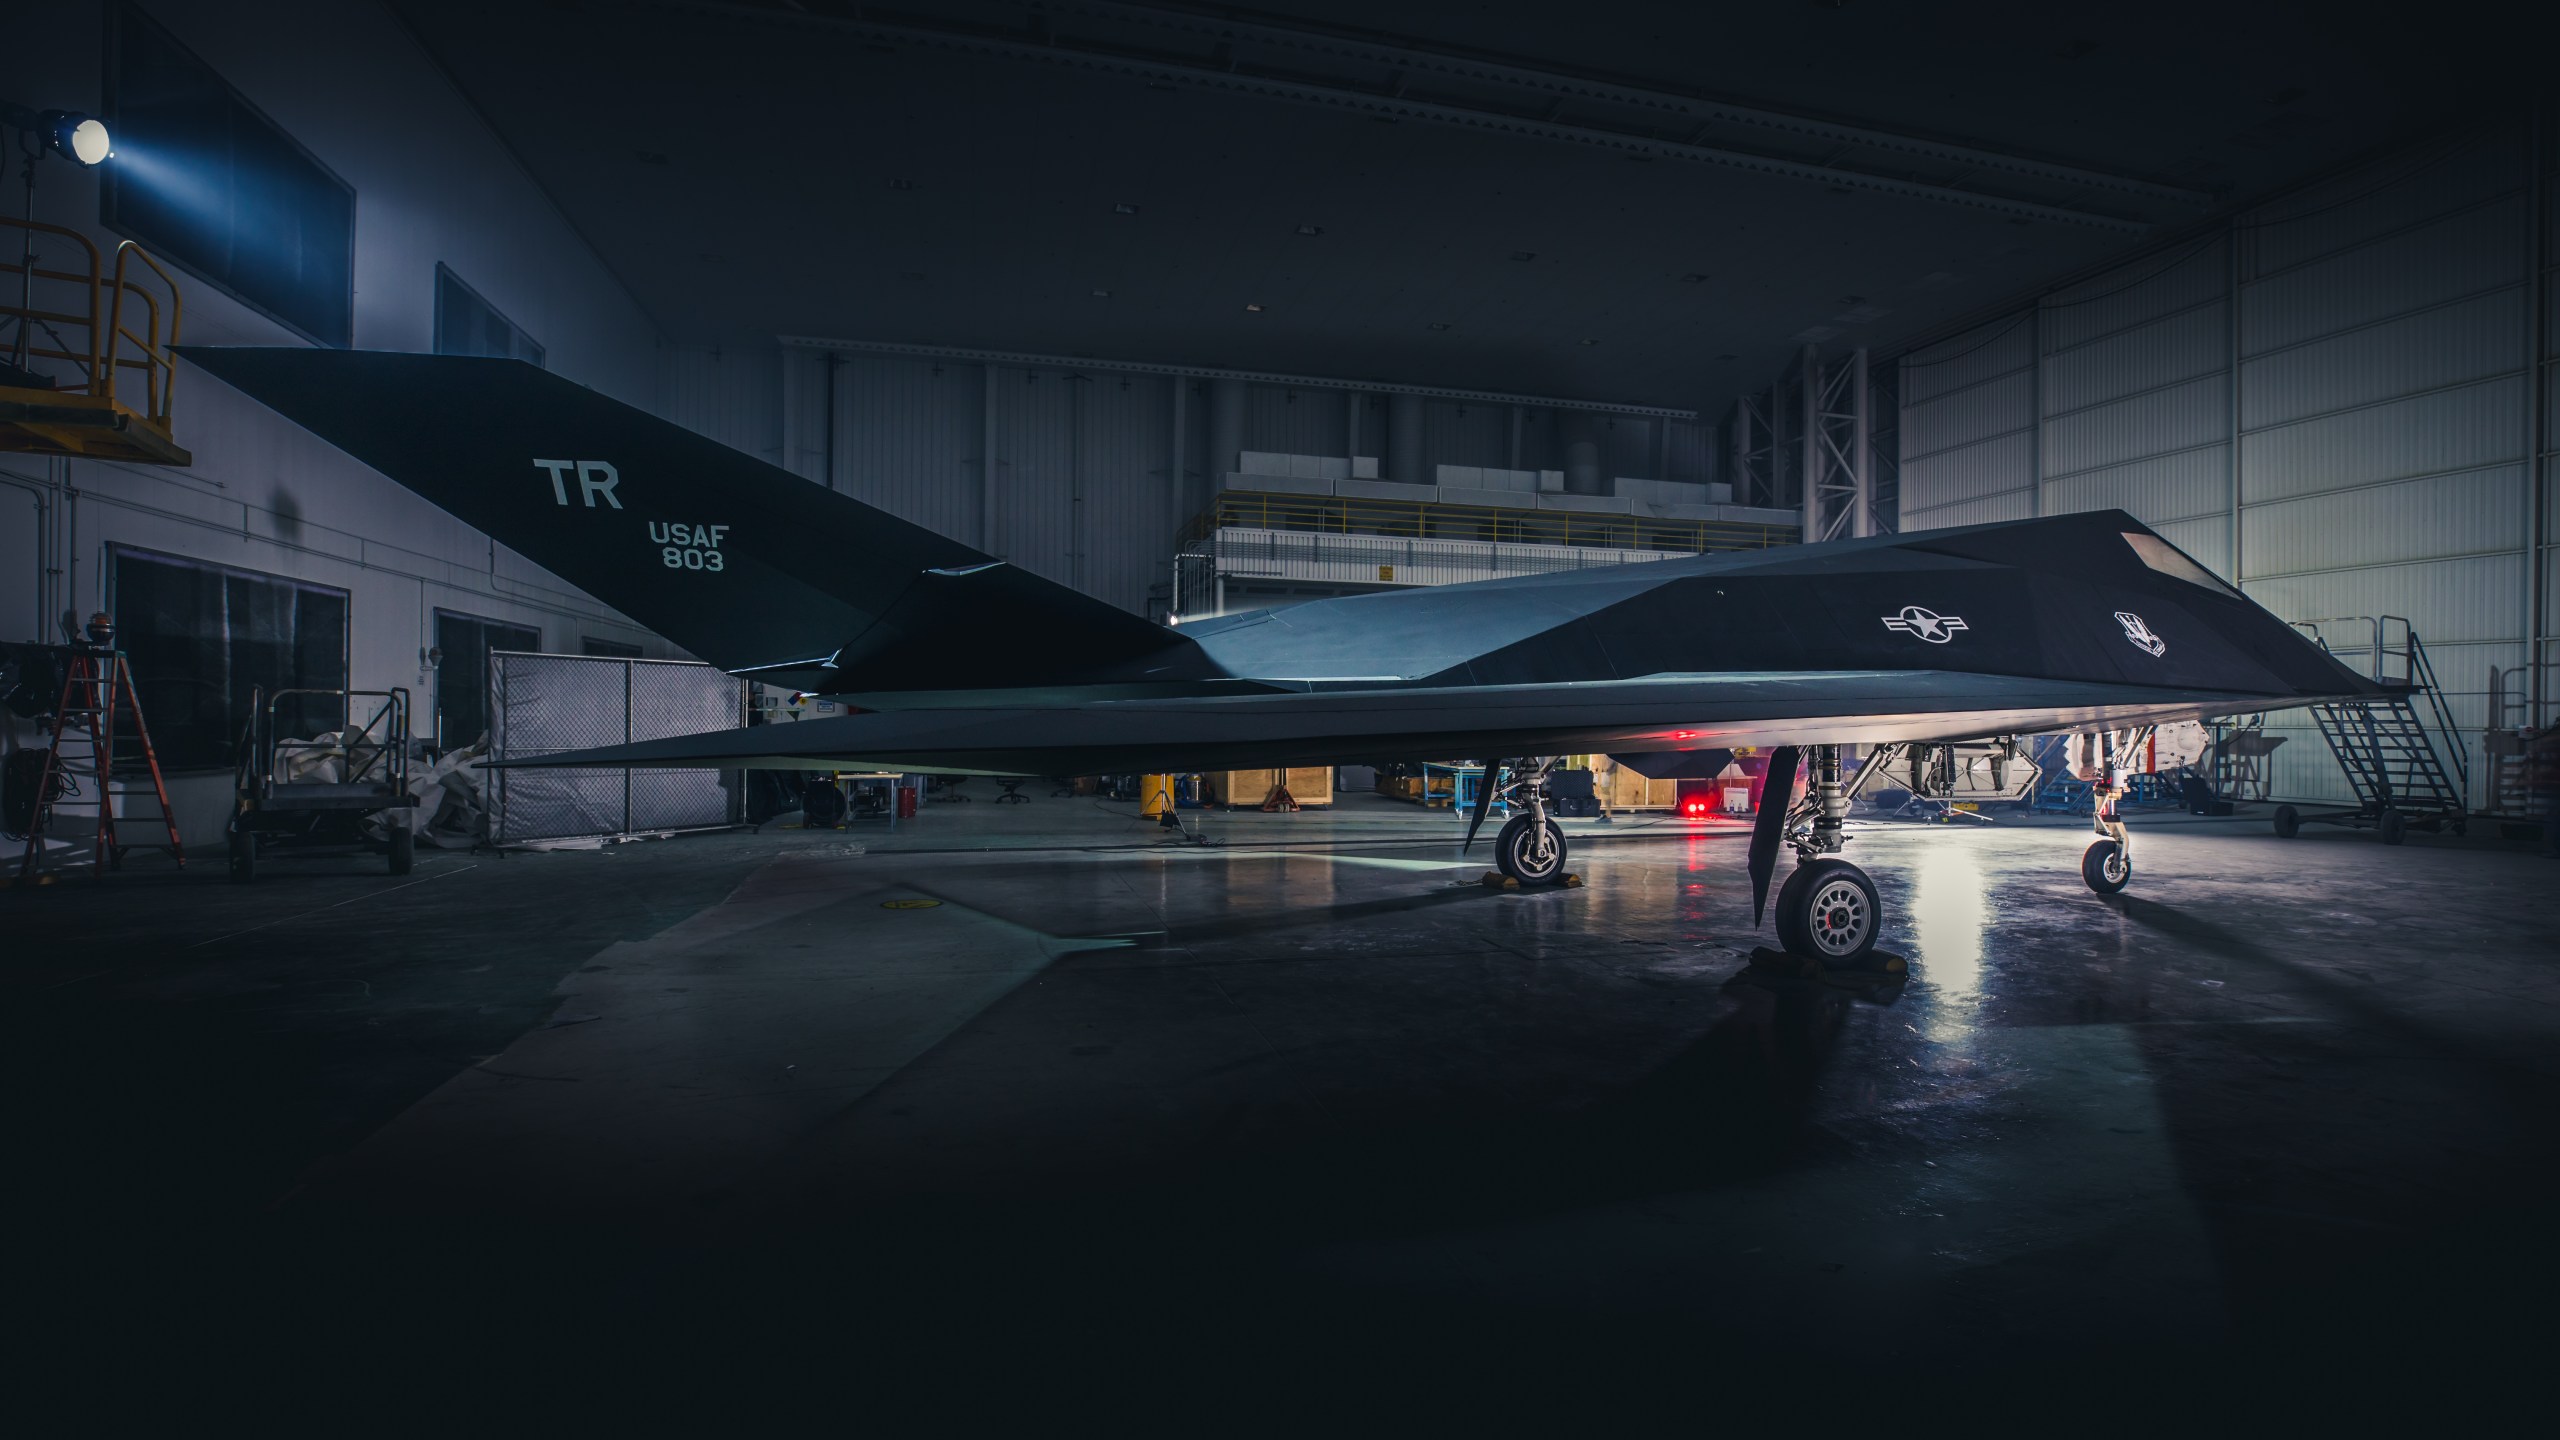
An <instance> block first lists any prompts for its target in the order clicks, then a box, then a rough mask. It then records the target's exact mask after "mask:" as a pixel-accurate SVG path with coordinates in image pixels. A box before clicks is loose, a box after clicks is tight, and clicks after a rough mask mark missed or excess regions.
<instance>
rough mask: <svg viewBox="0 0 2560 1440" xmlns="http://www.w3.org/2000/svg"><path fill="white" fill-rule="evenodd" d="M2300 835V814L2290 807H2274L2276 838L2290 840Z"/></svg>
mask: <svg viewBox="0 0 2560 1440" xmlns="http://www.w3.org/2000/svg"><path fill="white" fill-rule="evenodd" d="M2301 833H2302V812H2301V811H2299V810H2296V809H2294V808H2293V807H2292V806H2290V805H2279V806H2277V807H2276V838H2277V839H2279V840H2290V839H2292V838H2293V837H2294V836H2296V835H2299V834H2301Z"/></svg>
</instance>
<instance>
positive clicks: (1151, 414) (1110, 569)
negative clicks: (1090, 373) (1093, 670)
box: [1074, 374, 1345, 614]
mask: <svg viewBox="0 0 2560 1440" xmlns="http://www.w3.org/2000/svg"><path fill="white" fill-rule="evenodd" d="M1173 383H1174V382H1172V381H1170V380H1167V379H1164V378H1160V377H1157V376H1152V375H1146V376H1138V375H1131V376H1117V375H1108V374H1104V375H1096V376H1094V377H1093V378H1092V379H1091V380H1089V381H1084V382H1080V383H1079V385H1078V388H1077V390H1076V395H1075V398H1076V416H1075V419H1076V470H1077V476H1076V478H1077V484H1076V507H1077V510H1078V514H1077V516H1076V533H1077V535H1078V537H1079V538H1078V542H1077V543H1078V546H1079V553H1078V555H1077V556H1076V563H1075V567H1074V569H1075V577H1076V578H1075V584H1076V586H1077V588H1078V589H1081V590H1083V591H1084V592H1085V593H1086V594H1088V595H1092V596H1094V597H1096V598H1097V599H1102V600H1107V601H1109V602H1111V603H1112V604H1114V605H1117V606H1120V607H1121V608H1122V609H1124V610H1131V611H1136V612H1138V613H1141V614H1143V613H1145V611H1146V609H1147V590H1148V587H1149V586H1150V585H1151V584H1153V583H1154V581H1155V579H1156V577H1157V574H1158V572H1159V571H1162V570H1165V569H1167V568H1169V567H1170V566H1171V564H1172V559H1173V498H1172V494H1171V492H1170V490H1169V489H1168V486H1169V485H1170V484H1171V478H1170V477H1169V476H1168V474H1167V473H1166V467H1167V457H1168V452H1169V450H1170V448H1171V446H1172V433H1173V432H1172V424H1173V420H1172V413H1171V409H1170V404H1171V395H1172V392H1171V390H1170V388H1169V387H1170V386H1171V385H1172V384H1173ZM1311 393H1313V392H1305V391H1302V392H1300V395H1299V401H1298V403H1299V404H1300V405H1301V406H1303V405H1305V404H1307V403H1308V396H1309V395H1310V394H1311ZM1321 398H1322V399H1324V400H1326V401H1328V402H1330V403H1331V406H1332V409H1333V412H1334V415H1335V421H1334V430H1335V432H1336V433H1337V434H1339V433H1340V432H1341V430H1342V429H1343V424H1344V421H1343V418H1342V417H1343V414H1344V408H1345V407H1344V405H1343V402H1342V395H1341V393H1340V392H1339V391H1335V392H1330V393H1325V394H1323V395H1322V396H1321Z"/></svg>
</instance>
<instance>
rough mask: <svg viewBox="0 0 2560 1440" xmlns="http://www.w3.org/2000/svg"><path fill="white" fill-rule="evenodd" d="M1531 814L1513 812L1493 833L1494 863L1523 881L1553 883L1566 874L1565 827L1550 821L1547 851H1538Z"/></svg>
mask: <svg viewBox="0 0 2560 1440" xmlns="http://www.w3.org/2000/svg"><path fill="white" fill-rule="evenodd" d="M1536 839H1537V837H1536V835H1535V834H1534V833H1533V831H1532V829H1531V822H1530V817H1528V816H1526V815H1514V816H1512V817H1511V819H1510V820H1509V821H1507V822H1505V823H1504V825H1503V827H1502V830H1501V833H1499V834H1497V835H1495V836H1494V837H1493V863H1494V864H1495V865H1497V866H1500V867H1501V869H1502V873H1503V874H1505V875H1508V876H1510V877H1511V878H1512V879H1514V880H1517V881H1519V882H1520V883H1521V884H1523V885H1552V884H1554V883H1556V882H1557V881H1558V880H1561V879H1563V878H1564V857H1565V845H1564V827H1562V826H1560V825H1558V824H1556V822H1554V821H1553V820H1550V821H1548V822H1547V853H1546V854H1545V855H1543V856H1541V855H1538V854H1537V853H1535V852H1536V843H1535V842H1536Z"/></svg>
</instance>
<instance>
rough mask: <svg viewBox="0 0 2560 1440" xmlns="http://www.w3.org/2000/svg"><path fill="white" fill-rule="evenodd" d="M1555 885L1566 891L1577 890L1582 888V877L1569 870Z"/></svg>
mask: <svg viewBox="0 0 2560 1440" xmlns="http://www.w3.org/2000/svg"><path fill="white" fill-rule="evenodd" d="M1556 883H1557V884H1560V885H1562V886H1563V887H1564V888H1566V889H1567V890H1579V889H1581V888H1582V877H1581V876H1579V875H1576V874H1574V873H1573V872H1572V871H1570V870H1567V871H1566V872H1564V878H1563V879H1562V880H1560V881H1557V882H1556Z"/></svg>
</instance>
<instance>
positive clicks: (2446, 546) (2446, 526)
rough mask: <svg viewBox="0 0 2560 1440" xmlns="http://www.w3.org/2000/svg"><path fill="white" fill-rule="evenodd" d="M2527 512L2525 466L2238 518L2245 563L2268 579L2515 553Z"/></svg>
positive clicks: (2333, 496)
mask: <svg viewBox="0 0 2560 1440" xmlns="http://www.w3.org/2000/svg"><path fill="white" fill-rule="evenodd" d="M2523 507H2524V467H2523V466H2521V465H2507V466H2500V467H2498V468H2496V469H2493V470H2475V471H2470V472H2468V473H2465V474H2460V475H2438V476H2429V477H2426V478H2423V479H2418V480H2403V481H2400V482H2398V483H2397V484H2391V485H2375V486H2367V487H2365V488H2363V489H2358V490H2346V491H2339V492H2335V493H2330V494H2319V495H2308V496H2303V497H2301V498H2299V499H2293V500H2285V501H2281V502H2278V503H2275V504H2269V505H2252V506H2250V507H2248V509H2247V510H2246V511H2245V512H2244V513H2243V515H2242V517H2241V524H2240V537H2241V546H2242V554H2241V562H2242V565H2243V567H2244V571H2245V573H2246V574H2248V575H2250V576H2251V577H2253V578H2259V579H2268V578H2272V577H2275V576H2278V575H2288V574H2294V573H2298V572H2302V571H2309V570H2335V569H2338V568H2341V567H2345V566H2362V565H2393V564H2399V563H2401V562H2404V561H2411V560H2433V559H2441V558H2446V557H2451V556H2457V555H2476V554H2482V553H2486V552H2491V551H2499V550H2506V551H2512V550H2514V549H2515V544H2516V518H2517V517H2518V516H2519V515H2521V514H2523V513H2524V508H2523ZM2421 633H2424V632H2423V631H2421Z"/></svg>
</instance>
